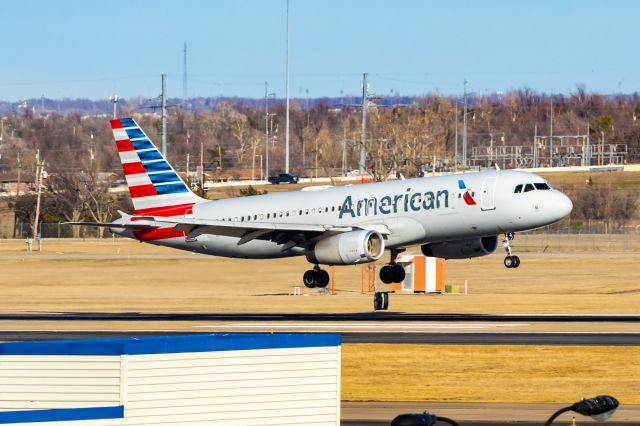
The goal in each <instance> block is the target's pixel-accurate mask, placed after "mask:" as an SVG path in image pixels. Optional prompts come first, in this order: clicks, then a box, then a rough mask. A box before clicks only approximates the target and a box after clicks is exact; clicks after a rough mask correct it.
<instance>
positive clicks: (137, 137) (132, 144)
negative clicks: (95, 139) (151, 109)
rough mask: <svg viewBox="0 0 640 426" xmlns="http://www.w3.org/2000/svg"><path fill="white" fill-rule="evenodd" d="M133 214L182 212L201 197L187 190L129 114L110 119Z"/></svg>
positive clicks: (187, 209)
mask: <svg viewBox="0 0 640 426" xmlns="http://www.w3.org/2000/svg"><path fill="white" fill-rule="evenodd" d="M111 128H112V129H113V136H114V137H115V140H116V145H117V147H118V153H119V154H120V161H121V162H122V169H123V171H124V175H125V177H126V179H127V186H128V187H129V193H130V194H131V201H132V202H133V207H134V209H135V212H136V215H148V216H182V215H185V214H191V213H192V211H193V205H194V204H196V203H200V202H202V201H205V200H204V199H203V198H200V197H198V196H197V195H195V194H194V193H193V192H191V191H190V190H189V188H188V187H187V185H186V184H185V183H184V182H183V181H182V179H181V178H180V176H178V174H177V173H176V171H175V170H174V169H173V167H171V165H170V164H169V163H168V162H167V160H165V158H164V157H163V156H162V154H161V153H160V151H158V148H156V146H155V145H154V144H153V142H151V140H150V139H149V138H148V137H147V135H146V134H145V133H144V131H142V129H141V128H140V126H139V125H138V123H136V122H135V120H134V119H133V118H120V119H116V120H111Z"/></svg>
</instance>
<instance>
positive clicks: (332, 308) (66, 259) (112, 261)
mask: <svg viewBox="0 0 640 426" xmlns="http://www.w3.org/2000/svg"><path fill="white" fill-rule="evenodd" d="M44 248H45V252H43V253H25V252H24V247H23V243H22V242H20V241H13V242H7V241H2V242H0V271H2V272H1V276H2V280H1V282H0V293H1V295H2V297H0V311H116V312H122V311H139V312H177V311H179V312H366V311H370V310H371V309H372V297H371V295H370V294H361V292H360V277H361V269H360V267H355V266H344V267H338V268H336V279H337V295H336V296H320V295H318V292H317V291H315V290H309V289H306V288H304V287H302V290H303V293H306V294H308V296H306V297H305V296H303V297H292V296H288V293H289V291H290V290H291V289H292V287H293V286H300V281H301V275H302V272H303V271H304V270H306V269H307V268H308V267H309V265H308V263H307V262H306V260H305V259H304V258H290V259H280V260H237V259H225V258H218V257H207V256H196V255H190V254H189V253H186V252H180V251H176V250H171V249H167V248H161V247H154V246H151V245H147V244H140V243H136V242H131V241H125V240H116V241H115V242H113V241H112V240H107V241H103V242H96V241H91V242H81V241H67V240H60V241H55V240H53V241H49V240H47V241H45V246H44ZM56 253H61V254H56ZM96 253H97V254H102V255H103V256H107V257H100V256H96V258H90V259H78V258H77V257H78V256H83V255H87V254H96ZM140 256H147V257H145V258H140ZM166 256H176V258H175V259H168V258H166ZM639 261H640V254H638V253H605V254H588V253H578V254H539V253H532V254H523V255H522V266H521V267H520V268H519V269H515V270H512V269H506V268H504V266H502V256H501V255H494V256H488V257H485V258H478V259H471V260H460V261H449V262H448V263H447V282H448V283H452V284H462V283H464V280H468V282H469V295H468V296H463V295H429V296H425V295H393V296H392V297H391V305H390V309H391V310H393V311H404V312H489V313H490V312H497V313H500V312H502V313H510V312H525V313H528V312H543V313H553V312H556V313H558V312H578V313H587V312H590V313H617V312H619V313H637V312H638V306H640V282H638V280H637V265H638V262H639ZM384 288H385V286H384V285H380V289H384Z"/></svg>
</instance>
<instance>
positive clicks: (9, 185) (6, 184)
mask: <svg viewBox="0 0 640 426" xmlns="http://www.w3.org/2000/svg"><path fill="white" fill-rule="evenodd" d="M35 189H36V183H35V176H34V175H33V174H28V173H22V174H20V180H18V174H17V173H2V174H0V197H14V196H16V195H18V193H20V194H27V193H29V192H31V191H35Z"/></svg>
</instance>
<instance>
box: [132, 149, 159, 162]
mask: <svg viewBox="0 0 640 426" xmlns="http://www.w3.org/2000/svg"><path fill="white" fill-rule="evenodd" d="M138 157H140V160H142V161H150V160H161V159H162V154H160V153H159V152H158V151H155V150H153V151H142V152H138Z"/></svg>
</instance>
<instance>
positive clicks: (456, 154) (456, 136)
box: [453, 100, 458, 171]
mask: <svg viewBox="0 0 640 426" xmlns="http://www.w3.org/2000/svg"><path fill="white" fill-rule="evenodd" d="M455 115H456V129H455V138H454V143H453V146H454V148H453V150H454V153H453V167H454V169H455V170H456V171H457V170H458V101H457V100H456V102H455Z"/></svg>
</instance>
